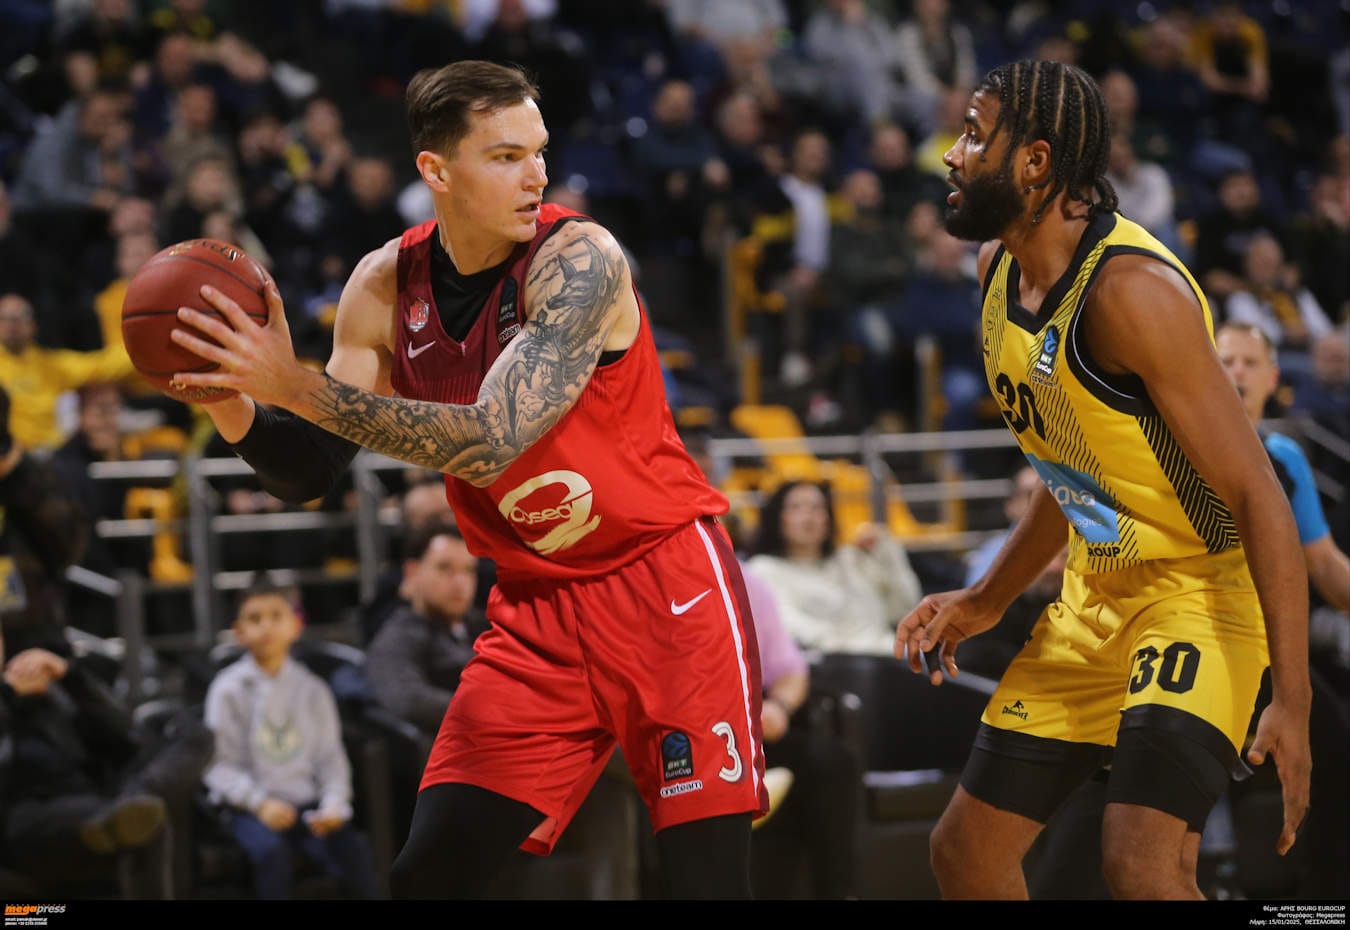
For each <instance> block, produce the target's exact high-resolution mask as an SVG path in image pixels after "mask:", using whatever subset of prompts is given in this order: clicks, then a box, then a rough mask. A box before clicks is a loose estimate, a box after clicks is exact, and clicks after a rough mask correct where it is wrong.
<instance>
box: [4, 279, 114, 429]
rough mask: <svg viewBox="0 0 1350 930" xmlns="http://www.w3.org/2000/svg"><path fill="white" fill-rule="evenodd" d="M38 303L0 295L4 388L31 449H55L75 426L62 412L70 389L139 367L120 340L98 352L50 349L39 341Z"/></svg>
mask: <svg viewBox="0 0 1350 930" xmlns="http://www.w3.org/2000/svg"><path fill="white" fill-rule="evenodd" d="M36 333H37V325H36V322H35V321H34V319H33V305H32V303H30V302H29V301H28V299H27V298H25V297H23V296H21V295H19V294H3V295H0V386H3V387H4V388H5V390H7V391H8V392H9V393H10V396H11V398H12V399H13V410H12V412H11V415H10V429H11V430H12V432H13V434H14V439H15V441H17V442H18V443H20V444H21V445H22V446H24V447H25V448H27V449H32V450H35V451H51V450H52V449H55V448H56V447H57V446H59V445H60V444H61V443H62V442H64V441H65V439H66V436H67V435H68V433H69V431H70V425H69V424H68V423H65V422H63V421H62V418H61V417H60V416H59V415H58V407H59V405H60V404H61V402H62V400H63V396H64V395H66V393H67V392H68V391H73V390H74V389H75V388H77V387H79V386H80V385H82V384H85V383H87V382H89V381H117V380H119V379H121V378H125V377H127V376H128V375H130V374H131V373H132V372H133V371H134V369H133V368H132V365H131V359H129V358H128V357H127V353H126V350H125V349H123V348H122V346H121V345H120V344H118V345H115V346H109V347H107V348H105V349H100V350H98V351H96V352H76V351H74V350H71V349H48V348H45V347H43V346H39V345H38V344H37V342H36V341H35V336H36Z"/></svg>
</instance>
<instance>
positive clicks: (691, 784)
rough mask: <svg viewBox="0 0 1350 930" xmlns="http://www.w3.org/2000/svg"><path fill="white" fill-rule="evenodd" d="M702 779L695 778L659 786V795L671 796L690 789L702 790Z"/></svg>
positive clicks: (685, 792)
mask: <svg viewBox="0 0 1350 930" xmlns="http://www.w3.org/2000/svg"><path fill="white" fill-rule="evenodd" d="M702 790H703V779H701V778H695V779H694V780H693V781H681V782H676V783H675V784H673V785H662V786H661V792H660V794H661V797H663V798H673V797H675V795H677V794H688V793H689V792H691V791H702Z"/></svg>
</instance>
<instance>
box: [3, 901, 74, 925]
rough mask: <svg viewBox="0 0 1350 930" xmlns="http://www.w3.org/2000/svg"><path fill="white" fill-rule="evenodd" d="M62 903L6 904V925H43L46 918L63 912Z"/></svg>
mask: <svg viewBox="0 0 1350 930" xmlns="http://www.w3.org/2000/svg"><path fill="white" fill-rule="evenodd" d="M65 912H66V906H65V905H64V904H6V905H5V926H6V927H45V926H47V919H48V918H49V917H52V916H54V915H58V914H64V913H65Z"/></svg>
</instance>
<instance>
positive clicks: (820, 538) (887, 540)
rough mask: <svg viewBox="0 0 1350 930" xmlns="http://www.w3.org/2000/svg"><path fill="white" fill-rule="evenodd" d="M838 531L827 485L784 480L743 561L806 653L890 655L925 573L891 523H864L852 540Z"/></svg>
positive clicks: (763, 510)
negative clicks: (767, 591)
mask: <svg viewBox="0 0 1350 930" xmlns="http://www.w3.org/2000/svg"><path fill="white" fill-rule="evenodd" d="M835 537H836V522H835V514H834V504H833V497H832V494H831V492H830V487H829V485H828V484H825V483H820V484H817V483H815V482H812V481H800V480H790V481H785V482H783V483H782V484H780V485H779V486H778V487H777V488H775V489H774V491H773V493H772V494H770V495H769V498H768V500H766V501H765V502H764V505H763V506H762V507H761V508H760V512H759V523H758V525H757V526H756V528H755V534H754V539H753V542H752V543H751V544H750V548H749V550H748V553H747V554H748V557H747V558H746V560H745V561H746V564H747V565H748V566H749V567H750V570H751V571H753V572H755V573H756V574H757V575H758V576H759V577H760V578H762V579H763V580H764V582H765V583H766V584H768V586H769V587H770V588H771V589H772V590H773V592H774V596H775V598H776V599H777V601H778V608H779V612H780V613H781V614H782V618H783V625H784V626H785V627H787V630H788V632H789V633H790V634H791V635H792V638H793V639H794V640H796V641H797V644H798V645H799V646H801V648H802V649H805V650H806V651H807V652H808V654H810V653H818V654H824V653H863V654H873V655H887V656H889V655H891V654H892V651H893V649H894V647H895V625H896V624H897V623H898V622H899V621H900V618H902V617H903V616H904V615H905V614H906V613H908V612H909V611H910V610H911V609H912V608H913V607H914V605H915V604H917V603H918V602H919V600H920V599H921V598H922V597H923V590H922V587H921V585H920V582H919V577H918V575H917V574H915V572H914V569H913V568H912V567H911V565H910V562H909V555H908V554H907V553H906V552H905V549H904V546H902V545H901V544H900V541H899V540H898V539H896V538H895V537H894V536H893V535H891V533H890V532H889V530H887V529H886V528H885V527H882V526H878V525H876V524H864V525H862V526H860V527H858V529H857V531H856V535H855V537H854V539H852V540H850V541H848V542H847V543H840V542H838V541H837V540H836V538H835Z"/></svg>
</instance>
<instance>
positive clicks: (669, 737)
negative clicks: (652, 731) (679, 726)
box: [661, 730, 694, 781]
mask: <svg viewBox="0 0 1350 930" xmlns="http://www.w3.org/2000/svg"><path fill="white" fill-rule="evenodd" d="M661 768H662V777H664V778H665V780H666V781H670V780H671V779H672V778H688V777H689V776H690V775H693V774H694V751H693V747H692V746H691V745H690V743H689V736H688V735H687V734H685V733H683V732H681V731H680V730H672V731H671V732H669V733H667V734H666V735H665V736H663V737H662V738H661Z"/></svg>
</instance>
